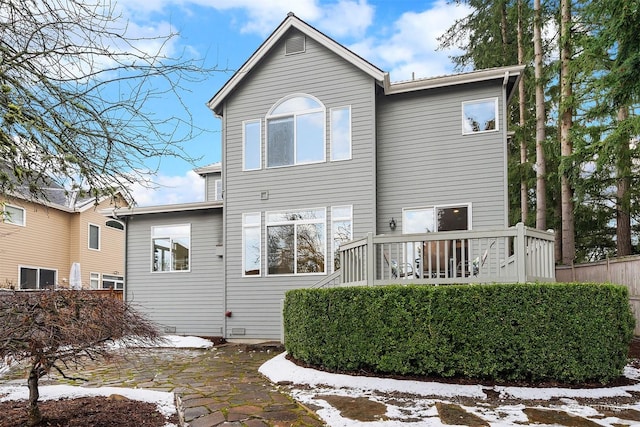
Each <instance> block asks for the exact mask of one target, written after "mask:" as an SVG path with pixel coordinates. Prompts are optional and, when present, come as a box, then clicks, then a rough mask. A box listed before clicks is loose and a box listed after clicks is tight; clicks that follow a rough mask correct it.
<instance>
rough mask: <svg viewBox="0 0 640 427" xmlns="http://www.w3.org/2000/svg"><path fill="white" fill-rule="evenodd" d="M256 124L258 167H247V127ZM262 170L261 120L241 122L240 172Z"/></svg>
mask: <svg viewBox="0 0 640 427" xmlns="http://www.w3.org/2000/svg"><path fill="white" fill-rule="evenodd" d="M256 123H257V124H258V130H259V131H258V166H257V167H255V168H248V167H247V125H251V124H256ZM260 169H262V119H254V120H245V121H243V122H242V170H243V171H253V170H260Z"/></svg>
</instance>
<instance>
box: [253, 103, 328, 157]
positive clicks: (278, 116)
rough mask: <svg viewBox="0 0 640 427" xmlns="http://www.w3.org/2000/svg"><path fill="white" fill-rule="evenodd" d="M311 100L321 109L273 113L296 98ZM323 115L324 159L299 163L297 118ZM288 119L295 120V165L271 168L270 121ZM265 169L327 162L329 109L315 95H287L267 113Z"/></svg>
mask: <svg viewBox="0 0 640 427" xmlns="http://www.w3.org/2000/svg"><path fill="white" fill-rule="evenodd" d="M298 97H299V98H309V99H311V100H313V101H314V102H316V103H318V104H319V105H320V107H316V108H311V109H306V110H298V111H295V112H289V113H281V114H277V113H276V114H273V111H274V110H276V109H277V108H278V107H279V106H280V105H282V104H284V103H285V102H287V101H289V100H291V99H294V98H298ZM320 112H321V113H322V159H321V160H313V161H307V162H298V161H297V157H298V135H297V133H298V131H297V117H298V116H303V115H307V114H313V113H320ZM288 117H292V118H293V163H291V164H288V165H275V166H269V121H270V120H277V119H285V118H288ZM264 127H265V167H266V168H267V169H276V168H288V167H292V166H300V165H310V164H316V163H324V162H326V161H327V135H326V133H327V109H326V107H325V105H324V103H322V101H320V100H319V99H318V98H316V97H315V96H313V95H309V94H306V93H294V94H291V95H287V96H285V97H284V98H281V99H280V100H278V102H276V103H275V104H273V106H272V107H271V108H270V109H269V112H268V113H267V115H266V117H265V126H264Z"/></svg>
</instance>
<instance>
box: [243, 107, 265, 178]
mask: <svg viewBox="0 0 640 427" xmlns="http://www.w3.org/2000/svg"><path fill="white" fill-rule="evenodd" d="M261 124H262V122H261V120H260V119H258V120H249V121H246V122H243V123H242V170H246V171H250V170H256V169H262V129H261V128H262V126H261Z"/></svg>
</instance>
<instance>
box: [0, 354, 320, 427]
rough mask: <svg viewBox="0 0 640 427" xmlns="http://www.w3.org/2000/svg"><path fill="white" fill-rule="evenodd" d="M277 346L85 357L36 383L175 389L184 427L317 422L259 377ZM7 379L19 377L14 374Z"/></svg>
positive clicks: (161, 389) (290, 424)
mask: <svg viewBox="0 0 640 427" xmlns="http://www.w3.org/2000/svg"><path fill="white" fill-rule="evenodd" d="M276 350H278V351H280V350H281V348H277V347H269V346H263V345H261V346H251V345H222V346H218V347H214V348H211V349H203V350H199V349H198V350H195V349H189V350H186V349H142V350H137V351H136V352H135V354H129V355H128V356H126V357H125V356H123V355H122V354H118V353H116V354H115V355H114V357H113V358H112V359H111V360H109V361H91V362H90V363H89V364H86V365H85V367H84V368H82V369H80V370H78V371H77V372H74V371H72V370H68V371H67V372H66V373H67V375H68V376H78V377H82V378H84V379H87V380H88V381H86V382H85V381H73V380H66V379H64V378H62V377H60V376H58V375H51V376H48V377H45V378H43V379H42V380H41V384H52V383H55V384H59V383H66V384H71V385H82V386H84V387H100V386H115V387H130V388H136V387H137V388H145V389H150V390H158V391H166V392H172V393H175V394H176V396H177V399H176V400H177V402H178V411H179V412H180V415H181V419H182V421H183V422H184V423H185V425H188V426H189V427H212V426H218V425H225V426H247V427H260V426H279V427H280V426H281V427H286V426H301V427H304V426H322V425H324V423H323V422H322V421H320V420H319V418H317V417H316V416H315V414H313V413H312V412H310V411H308V410H307V409H306V408H304V407H303V406H301V405H299V404H298V403H296V402H295V401H294V400H292V399H291V397H289V396H288V395H287V394H283V393H281V392H280V391H279V390H278V388H277V386H275V385H273V384H272V383H271V382H270V381H269V380H268V379H266V378H264V377H263V376H262V375H261V374H260V373H259V372H258V368H259V367H260V365H262V364H263V363H264V362H265V361H267V360H268V359H270V358H272V357H273V356H274V355H275V354H277V351H276ZM12 378H24V376H23V375H21V373H20V372H15V373H13V374H12V375H11V376H10V377H5V378H3V380H10V379H12Z"/></svg>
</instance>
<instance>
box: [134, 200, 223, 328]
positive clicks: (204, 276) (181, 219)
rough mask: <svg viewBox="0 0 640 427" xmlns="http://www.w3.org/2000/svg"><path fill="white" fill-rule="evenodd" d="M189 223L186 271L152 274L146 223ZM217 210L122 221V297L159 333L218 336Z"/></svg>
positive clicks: (220, 268) (219, 270) (220, 315)
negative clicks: (124, 238) (124, 262)
mask: <svg viewBox="0 0 640 427" xmlns="http://www.w3.org/2000/svg"><path fill="white" fill-rule="evenodd" d="M176 224H191V247H190V252H191V260H190V271H188V272H172V273H157V272H156V273H152V272H151V269H152V266H151V262H152V243H151V227H153V226H166V225H176ZM221 242H222V213H221V210H220V209H207V210H200V211H190V212H172V213H163V214H149V215H143V216H132V217H129V218H128V223H127V255H128V256H127V266H126V268H127V272H126V273H127V275H126V278H127V284H126V299H127V301H129V302H131V303H132V304H134V305H135V306H136V307H138V308H139V309H140V310H141V311H142V312H143V313H145V314H146V315H147V316H149V318H150V319H151V320H152V321H154V322H156V323H158V324H159V325H160V327H161V331H162V330H164V331H165V332H171V333H177V334H191V335H197V336H222V334H223V330H222V328H223V322H224V278H223V272H224V265H223V258H222V257H219V256H217V255H216V245H217V244H219V243H221Z"/></svg>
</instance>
